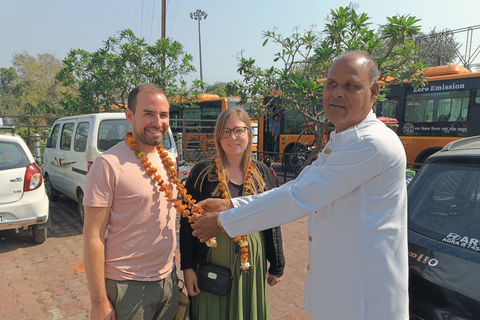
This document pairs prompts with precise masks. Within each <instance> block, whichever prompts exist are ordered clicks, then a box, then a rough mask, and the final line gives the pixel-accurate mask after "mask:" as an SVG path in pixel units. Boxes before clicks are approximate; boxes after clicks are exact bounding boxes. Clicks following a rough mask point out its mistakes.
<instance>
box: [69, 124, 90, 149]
mask: <svg viewBox="0 0 480 320" xmlns="http://www.w3.org/2000/svg"><path fill="white" fill-rule="evenodd" d="M89 128H90V123H89V122H79V123H78V125H77V130H76V132H75V140H74V142H73V150H75V151H78V152H85V150H86V149H87V138H88V129H89Z"/></svg>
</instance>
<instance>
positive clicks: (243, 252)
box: [215, 155, 253, 271]
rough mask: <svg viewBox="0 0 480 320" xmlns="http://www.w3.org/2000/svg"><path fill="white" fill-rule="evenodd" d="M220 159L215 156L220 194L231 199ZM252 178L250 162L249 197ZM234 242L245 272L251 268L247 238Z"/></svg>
mask: <svg viewBox="0 0 480 320" xmlns="http://www.w3.org/2000/svg"><path fill="white" fill-rule="evenodd" d="M219 162H220V161H219V159H218V156H217V155H215V165H216V167H217V169H216V171H215V172H216V173H217V175H218V184H219V188H220V192H221V193H222V198H223V199H230V198H231V197H230V195H229V193H228V187H227V184H226V181H225V177H224V176H223V174H222V172H221V170H220V166H219ZM252 176H253V164H252V161H251V160H250V164H249V166H248V171H247V175H246V177H245V182H244V183H243V195H244V196H248V195H250V194H251V191H252V189H251V188H252ZM233 241H235V242H237V243H238V245H239V246H240V269H242V270H243V271H245V270H248V269H249V268H250V263H249V262H248V257H249V255H248V242H247V236H239V237H236V238H233Z"/></svg>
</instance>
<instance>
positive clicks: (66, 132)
mask: <svg viewBox="0 0 480 320" xmlns="http://www.w3.org/2000/svg"><path fill="white" fill-rule="evenodd" d="M73 126H74V124H73V123H66V124H64V125H63V128H62V139H61V143H60V149H62V150H70V146H71V145H72V136H73Z"/></svg>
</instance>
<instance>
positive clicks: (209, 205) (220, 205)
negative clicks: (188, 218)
mask: <svg viewBox="0 0 480 320" xmlns="http://www.w3.org/2000/svg"><path fill="white" fill-rule="evenodd" d="M197 206H200V207H202V209H203V214H202V215H201V216H198V215H197V218H198V221H197V222H195V223H194V224H192V229H193V233H192V234H193V235H194V236H195V237H197V238H198V239H199V240H200V242H207V241H208V240H209V239H210V238H213V237H215V236H217V235H219V234H220V233H222V232H223V230H222V228H220V226H219V225H218V222H217V216H218V215H219V214H220V212H221V211H225V210H228V209H230V208H233V205H232V203H231V202H230V200H229V199H205V200H203V201H200V202H199V203H198V204H197Z"/></svg>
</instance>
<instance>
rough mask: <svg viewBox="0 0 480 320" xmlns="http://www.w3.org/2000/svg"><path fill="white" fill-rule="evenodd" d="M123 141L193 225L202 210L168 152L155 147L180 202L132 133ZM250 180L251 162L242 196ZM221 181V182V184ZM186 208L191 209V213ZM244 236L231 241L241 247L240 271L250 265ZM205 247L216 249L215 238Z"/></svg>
mask: <svg viewBox="0 0 480 320" xmlns="http://www.w3.org/2000/svg"><path fill="white" fill-rule="evenodd" d="M125 141H126V143H127V145H128V146H129V147H130V149H132V150H133V151H135V154H136V156H137V157H138V158H139V159H140V160H141V162H142V165H143V167H144V168H145V170H146V172H147V174H148V175H149V176H151V178H152V179H153V180H154V181H155V182H156V183H157V184H158V185H159V187H160V188H159V189H160V191H162V192H164V193H165V198H166V199H167V201H168V202H171V203H173V207H174V208H175V209H176V210H177V213H178V214H180V215H182V217H184V218H188V222H189V223H195V222H196V221H197V218H196V216H195V215H194V214H193V213H195V214H198V215H202V214H203V209H202V208H201V207H198V206H195V203H196V200H195V199H193V198H192V196H191V195H189V194H187V189H186V188H185V186H184V185H183V184H182V181H181V180H180V179H179V178H178V175H177V171H176V170H175V162H173V160H172V159H171V158H170V157H169V156H168V152H167V151H166V150H165V148H164V147H163V146H162V145H161V144H160V145H158V146H156V149H157V152H158V154H159V156H160V159H161V160H162V164H163V166H164V167H165V170H166V172H167V175H168V177H169V178H170V181H171V182H172V183H173V184H174V185H175V186H176V189H177V190H178V195H179V197H180V198H181V200H175V199H174V198H173V192H172V190H170V189H169V186H168V184H167V183H165V181H164V180H163V179H162V177H161V175H160V174H159V173H158V170H157V168H156V167H153V166H152V163H151V162H150V161H149V159H148V157H147V155H146V154H145V152H142V151H140V150H139V149H138V144H137V143H136V139H135V138H134V137H133V134H132V132H128V133H127V134H126V137H125ZM215 163H216V167H217V170H216V172H217V174H218V177H219V185H220V190H221V192H222V198H224V199H229V198H230V197H229V193H228V188H227V186H226V184H225V178H224V177H223V174H221V173H219V171H220V170H219V169H218V157H217V156H215ZM251 179H252V162H251V161H250V165H249V169H248V172H247V176H246V178H245V182H244V187H243V194H244V195H249V194H250V191H251V189H250V187H251V183H252V182H251ZM222 181H223V182H222ZM188 208H192V209H191V211H190V210H189V209H188ZM246 239H247V237H246V236H240V237H236V238H234V239H233V241H235V242H237V243H238V245H239V246H240V247H241V249H240V260H241V264H240V269H242V270H244V271H245V270H248V269H249V268H250V263H249V262H248V247H247V246H248V243H247V241H246ZM206 244H207V246H209V247H213V248H215V247H217V241H216V237H213V238H211V239H209V240H208V241H207V242H206Z"/></svg>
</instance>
